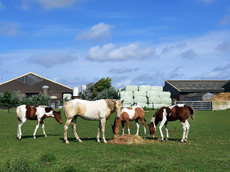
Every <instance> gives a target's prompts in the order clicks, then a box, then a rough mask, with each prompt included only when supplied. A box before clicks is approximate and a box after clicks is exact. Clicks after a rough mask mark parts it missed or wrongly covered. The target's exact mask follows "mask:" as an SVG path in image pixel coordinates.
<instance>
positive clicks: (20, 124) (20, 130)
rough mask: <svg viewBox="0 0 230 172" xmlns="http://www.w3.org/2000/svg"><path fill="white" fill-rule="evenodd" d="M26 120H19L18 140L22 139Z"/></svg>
mask: <svg viewBox="0 0 230 172" xmlns="http://www.w3.org/2000/svg"><path fill="white" fill-rule="evenodd" d="M25 122H26V119H25V120H24V121H18V128H17V137H18V140H21V137H22V125H23V124H24V123H25Z"/></svg>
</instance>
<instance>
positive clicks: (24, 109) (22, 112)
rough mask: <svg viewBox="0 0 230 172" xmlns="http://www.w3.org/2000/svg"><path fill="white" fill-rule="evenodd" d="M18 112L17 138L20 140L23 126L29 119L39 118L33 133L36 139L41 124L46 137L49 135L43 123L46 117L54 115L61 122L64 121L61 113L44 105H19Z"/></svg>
mask: <svg viewBox="0 0 230 172" xmlns="http://www.w3.org/2000/svg"><path fill="white" fill-rule="evenodd" d="M16 113H17V119H18V128H17V138H18V139H19V140H21V136H22V131H21V127H22V125H23V124H24V123H25V122H26V120H27V119H29V120H37V125H36V127H35V130H34V134H33V136H34V139H36V132H37V130H38V128H39V124H41V126H42V130H43V134H44V135H45V137H47V135H46V132H45V125H44V123H43V121H44V119H45V118H48V117H53V118H55V119H56V120H57V122H59V123H60V124H62V123H63V122H62V119H61V113H60V112H57V111H54V110H53V109H52V108H50V107H44V106H38V107H34V106H30V105H21V106H18V107H17V109H16Z"/></svg>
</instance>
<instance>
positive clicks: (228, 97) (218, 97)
mask: <svg viewBox="0 0 230 172" xmlns="http://www.w3.org/2000/svg"><path fill="white" fill-rule="evenodd" d="M224 100H230V93H219V94H217V95H215V96H213V97H212V99H211V101H224Z"/></svg>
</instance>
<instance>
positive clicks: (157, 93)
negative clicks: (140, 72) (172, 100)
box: [146, 91, 160, 97]
mask: <svg viewBox="0 0 230 172" xmlns="http://www.w3.org/2000/svg"><path fill="white" fill-rule="evenodd" d="M146 95H147V97H160V92H156V91H147V92H146Z"/></svg>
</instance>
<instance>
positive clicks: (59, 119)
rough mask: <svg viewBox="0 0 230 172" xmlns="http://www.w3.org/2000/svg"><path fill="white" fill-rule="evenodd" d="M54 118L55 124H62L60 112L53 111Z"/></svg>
mask: <svg viewBox="0 0 230 172" xmlns="http://www.w3.org/2000/svg"><path fill="white" fill-rule="evenodd" d="M53 115H54V118H55V119H56V121H57V122H59V123H60V124H63V121H62V118H61V112H60V111H58V112H57V111H53Z"/></svg>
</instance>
